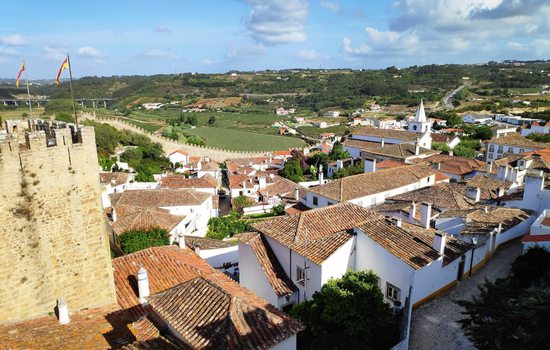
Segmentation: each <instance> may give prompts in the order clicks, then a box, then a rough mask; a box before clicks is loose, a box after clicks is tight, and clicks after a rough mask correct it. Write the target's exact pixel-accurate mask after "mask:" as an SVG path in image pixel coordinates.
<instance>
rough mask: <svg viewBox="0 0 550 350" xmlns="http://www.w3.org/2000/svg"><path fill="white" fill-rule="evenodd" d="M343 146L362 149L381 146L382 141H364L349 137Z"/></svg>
mask: <svg viewBox="0 0 550 350" xmlns="http://www.w3.org/2000/svg"><path fill="white" fill-rule="evenodd" d="M342 146H348V147H355V148H359V149H361V150H367V149H371V148H376V147H380V142H372V141H363V140H355V139H350V138H347V139H345V140H344V142H342Z"/></svg>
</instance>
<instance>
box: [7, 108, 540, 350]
mask: <svg viewBox="0 0 550 350" xmlns="http://www.w3.org/2000/svg"><path fill="white" fill-rule="evenodd" d="M144 108H146V109H156V108H160V105H156V104H149V105H147V106H144ZM197 108H198V107H197ZM379 109H380V106H378V105H376V104H373V105H372V106H371V107H370V112H369V113H365V111H361V110H358V111H356V112H355V113H353V114H351V115H350V116H349V117H348V123H349V124H350V125H353V126H356V127H357V128H354V129H353V131H352V132H351V133H350V134H349V135H345V136H343V137H340V136H337V135H335V134H334V133H321V137H320V139H316V140H315V142H314V144H312V145H310V146H308V147H305V148H303V149H288V150H279V151H273V152H269V153H266V154H265V155H263V156H256V157H248V156H247V157H243V158H235V159H212V158H211V157H209V156H206V155H202V156H196V155H191V154H190V152H189V151H187V150H186V149H184V148H181V149H176V150H173V151H171V152H166V154H165V156H166V157H167V158H168V160H169V161H170V163H171V165H172V170H171V171H169V172H163V173H158V174H154V181H150V182H138V181H136V179H135V175H136V172H135V170H134V169H132V167H131V166H130V165H129V164H128V163H126V162H123V161H121V160H120V159H118V160H117V162H116V163H115V164H113V167H112V168H111V170H112V171H105V170H102V169H101V168H99V167H97V166H95V164H93V166H90V167H89V168H86V170H85V171H84V170H81V168H79V166H78V165H79V164H80V163H79V162H84V160H83V159H86V162H89V163H92V162H95V163H97V156H96V155H95V146H94V144H93V139H92V138H91V136H90V135H93V132H94V131H93V128H91V127H88V126H76V125H74V124H67V123H63V122H52V121H41V120H32V121H31V120H29V121H12V120H7V121H5V125H4V129H3V130H2V132H1V133H0V147H1V151H0V163H1V164H2V166H3V168H2V169H3V170H4V171H5V173H4V174H3V175H4V177H7V176H9V174H10V172H21V173H25V172H27V173H26V174H29V175H28V176H27V177H24V179H25V180H24V181H25V183H27V182H29V183H33V182H36V181H40V184H37V185H36V186H46V183H48V184H49V183H53V182H55V180H54V179H55V177H52V176H56V174H58V173H61V172H63V174H65V173H67V172H68V173H69V174H68V175H63V176H59V181H58V182H57V183H56V184H55V185H51V190H52V191H53V188H54V187H55V191H56V193H71V194H70V195H67V198H70V199H67V201H66V202H65V201H64V200H62V199H61V198H62V197H59V198H58V197H56V196H52V197H50V198H49V199H48V198H45V199H44V201H45V202H46V204H44V205H45V206H46V207H48V206H51V208H59V210H62V209H63V208H64V206H71V208H73V207H74V208H76V209H74V211H73V212H71V214H70V215H73V216H74V217H73V218H72V220H74V221H78V222H82V221H83V222H86V221H87V220H92V219H91V218H92V215H94V216H93V217H94V218H95V219H94V220H96V221H98V220H99V221H101V222H102V223H103V222H104V224H105V225H100V227H101V228H100V229H99V228H97V227H96V228H94V229H90V228H89V226H87V225H86V224H85V223H84V224H82V226H79V227H82V229H81V234H82V235H81V236H79V237H80V239H79V240H78V242H76V241H73V240H72V238H66V237H65V238H63V239H62V240H61V239H60V240H57V239H56V238H55V236H56V235H58V233H57V231H56V227H57V226H56V225H58V224H57V223H58V221H60V220H61V218H60V217H58V216H56V215H52V216H51V217H49V218H47V221H46V223H44V224H40V223H41V222H42V221H36V222H35V221H32V219H29V220H28V222H27V223H26V224H23V223H22V224H19V221H17V225H18V226H17V227H18V228H21V232H27V233H30V232H36V234H43V236H41V238H40V239H41V240H42V241H40V243H37V248H36V249H39V252H40V253H39V254H40V260H36V261H35V260H31V261H30V262H29V263H28V264H29V266H31V267H32V266H36V269H37V270H36V271H35V272H33V273H34V275H29V276H34V277H30V278H35V279H39V277H38V276H40V274H43V273H47V272H44V271H42V272H40V271H41V270H40V269H42V268H43V269H51V270H52V271H54V272H55V273H58V274H56V276H58V277H56V279H55V280H54V281H52V283H51V285H50V286H43V285H39V284H36V285H34V284H33V286H35V287H33V288H34V289H36V290H38V291H42V290H44V292H41V294H43V297H44V298H46V299H45V300H44V301H43V304H40V305H42V306H41V307H40V308H36V309H32V310H26V308H23V307H20V308H11V309H9V310H10V311H9V313H7V314H6V313H2V312H0V314H1V315H2V316H1V317H0V348H2V349H12V348H40V347H41V346H44V347H48V348H57V347H59V348H73V349H77V348H78V349H88V348H89V349H92V348H93V349H96V348H121V349H128V350H130V349H177V348H194V349H210V348H216V349H296V348H297V337H298V334H299V333H300V332H302V331H303V330H304V328H305V326H304V324H303V323H302V322H300V321H298V320H296V319H294V318H292V317H291V316H289V315H288V311H289V310H290V309H291V308H292V307H293V306H294V305H296V304H300V303H303V302H304V301H308V300H311V299H312V298H313V296H314V294H315V293H316V292H319V291H320V290H321V288H322V287H323V286H324V285H325V284H326V283H327V282H328V281H329V280H330V279H337V278H340V277H342V276H343V275H344V274H345V273H346V272H347V271H367V270H372V271H373V272H374V273H376V275H377V276H378V287H379V288H380V290H381V291H382V293H383V295H384V299H385V301H386V302H387V303H388V304H389V305H390V306H391V307H392V308H393V309H394V312H395V313H396V314H398V315H399V316H400V317H399V320H400V322H399V339H398V342H397V343H396V344H395V346H394V347H393V349H407V348H408V345H409V339H410V328H411V322H412V321H411V320H412V318H413V314H414V313H415V310H416V309H417V308H418V307H419V306H420V305H423V304H425V303H426V302H428V301H430V300H432V299H434V298H437V297H439V296H440V295H442V294H444V293H446V292H448V291H449V290H451V289H452V288H455V287H456V285H457V284H460V283H461V282H462V281H463V280H466V279H468V278H471V276H472V275H475V274H476V272H477V271H478V270H479V269H480V268H481V267H482V266H484V265H485V264H487V263H488V262H489V261H490V260H491V258H492V256H493V254H494V253H495V251H496V250H497V249H498V248H499V247H500V246H502V245H503V244H506V243H508V242H510V241H513V240H517V239H520V240H521V243H522V245H523V249H524V251H526V250H527V249H528V248H530V247H534V246H539V247H544V248H546V249H550V211H549V209H547V208H550V189H549V187H548V186H549V184H550V183H549V181H548V177H549V176H550V147H548V144H547V143H542V142H536V141H532V140H530V139H528V138H526V136H528V135H529V134H531V133H539V134H548V133H550V125H549V124H548V123H546V122H544V121H542V120H537V119H529V118H521V117H515V116H510V115H479V114H467V115H464V116H462V117H461V118H462V122H463V123H468V124H478V125H487V126H489V127H490V128H491V130H492V133H493V137H492V138H491V139H490V140H488V141H486V142H484V144H483V147H482V149H481V150H480V151H479V154H477V155H476V157H474V158H465V157H458V156H455V155H454V154H453V149H454V148H455V147H456V146H457V145H458V144H459V142H460V139H461V136H462V134H463V130H461V129H458V128H450V127H447V125H446V120H444V119H434V118H428V117H427V114H426V111H425V107H424V104H423V102H422V101H419V104H418V107H417V108H416V112H415V114H414V115H411V116H408V117H405V118H404V119H402V120H399V121H398V120H394V119H389V118H386V119H381V118H374V117H372V112H378V111H379ZM193 111H195V112H196V111H199V110H193ZM295 112H296V111H295V110H294V109H285V108H282V107H281V108H278V109H276V110H275V111H274V113H276V114H277V115H281V116H287V115H290V116H292V115H294V114H295ZM338 117H340V112H339V111H337V110H333V111H328V112H326V113H325V114H324V115H323V118H306V117H301V116H296V117H295V118H294V122H295V124H298V125H304V124H309V125H313V126H317V127H319V128H326V127H330V126H331V125H332V124H331V123H330V118H338ZM335 124H339V122H337V123H335ZM434 125H438V126H439V127H438V128H437V130H436V129H434ZM273 127H276V128H279V132H280V133H281V134H286V133H291V134H294V133H297V131H296V129H295V126H293V125H288V124H287V123H284V122H280V123H279V122H278V123H274V125H273ZM434 142H437V143H442V144H445V145H446V146H447V147H448V149H449V151H439V150H435V149H432V144H433V143H434ZM87 143H90V144H88V145H87ZM127 147H131V146H127ZM127 147H126V148H127ZM124 150H125V148H124V147H120V149H118V150H117V154H118V155H120V154H121V153H122V152H123V151H124ZM336 150H338V151H339V152H338V153H337V152H336ZM54 151H55V152H58V153H55V157H54V156H52V155H53V154H54V153H53V152H54ZM340 151H341V152H340ZM340 153H341V154H345V157H342V158H338V157H336V156H335V155H337V154H340ZM33 154H34V155H36V157H35V158H33V157H34V156H31V155H33ZM67 154H68V155H67ZM320 154H324V155H326V156H330V157H332V158H330V159H329V161H328V162H327V163H326V164H325V166H323V165H320V166H315V165H312V167H313V168H312V170H311V171H312V174H314V176H311V177H309V178H307V179H305V180H306V181H297V182H296V181H293V180H292V179H291V178H289V177H290V176H285V175H286V172H285V168H286V166H287V163H289V162H296V161H298V162H300V161H302V160H304V161H305V160H307V159H312V158H313V157H316V155H320ZM318 157H321V156H318ZM60 158H63V163H61V160H60ZM37 159H38V160H39V159H46V160H48V159H51V160H50V161H48V162H46V163H44V164H43V165H42V163H41V164H38V163H37V162H38V160H37ZM54 159H55V160H54ZM78 159H82V160H78ZM308 164H309V163H308ZM348 167H355V168H359V171H358V172H356V173H355V174H353V175H349V176H335V174H337V173H342V171H343V169H346V168H348ZM67 169H69V170H67ZM113 169H114V170H116V171H113ZM72 171H75V173H72ZM30 174H35V176H34V177H33V176H32V175H30ZM82 179H84V180H82ZM90 179H91V180H90ZM22 183H23V180H20V181H19V182H17V183H16V182H14V183H13V184H12V186H20V187H21V190H20V192H21V193H23V194H22V195H21V197H18V198H19V199H21V200H22V201H23V202H24V201H25V198H27V197H26V196H28V197H29V198H31V197H32V196H35V195H33V194H28V195H27V194H25V193H27V192H25V191H27V190H26V188H27V186H29V185H24V186H23V185H21V184H22ZM6 186H8V185H6ZM48 186H50V185H48ZM2 190H3V191H6V192H7V191H8V187H4V188H3V189H2ZM49 190H50V189H45V191H49ZM37 192H39V191H38V190H37ZM52 193H53V192H52ZM86 193H87V194H90V193H92V196H91V197H84V195H85V194H86ZM94 196H95V197H94ZM14 198H15V197H14ZM94 198H95V199H94ZM14 200H15V199H14ZM28 200H29V201H30V203H34V202H33V201H35V200H36V198H35V197H32V198H31V199H28ZM36 203H38V204H36V206H37V207H36V209H33V210H36V211H38V210H39V209H38V206H39V205H42V204H40V203H41V202H40V203H39V202H36ZM33 205H35V204H33ZM33 208H34V207H33ZM21 210H23V209H21ZM52 210H53V209H52ZM56 210H57V209H56ZM67 210H69V209H67ZM71 210H72V209H71ZM53 212H56V213H61V212H62V211H53ZM67 213H68V212H67ZM67 215H68V214H67ZM224 218H226V220H227V221H224V222H223V225H229V224H232V225H233V224H235V223H237V222H238V223H243V225H244V224H246V225H245V229H244V230H242V229H239V230H238V231H239V232H231V234H229V235H227V236H225V237H214V235H212V234H211V233H216V232H214V231H215V229H213V223H214V222H216V220H221V219H224ZM27 219H28V218H27ZM27 219H26V218H25V217H24V215H23V216H22V217H21V218H19V217H18V219H17V220H21V222H24V220H27ZM69 219H71V218H69ZM44 220H46V219H44ZM64 220H67V218H65V219H64ZM25 222H26V221H25ZM6 225H7V226H9V225H10V224H9V222H6ZM14 225H15V224H14ZM41 225H44V226H43V227H44V233H41V231H42V230H41ZM79 225H81V224H79ZM220 225H222V224H220ZM235 227H236V226H235ZM14 230H15V228H14ZM33 230H34V231H33ZM151 230H164V231H166V233H167V242H166V244H164V245H157V246H151V247H145V248H144V249H140V250H137V251H135V252H131V253H127V252H125V250H124V249H126V248H125V247H124V243H123V242H124V240H126V239H127V238H128V237H127V236H128V235H127V233H128V232H138V231H139V232H149V231H151ZM50 236H51V237H54V238H51V242H49V241H48V239H50V238H47V237H50ZM103 236H104V237H103ZM103 240H104V241H103ZM107 242H108V244H107ZM32 244H33V243H32V242H31V243H28V244H26V245H25V246H27V245H32ZM73 244H75V246H74V248H68V246H67V245H73ZM13 246H14V248H13V249H12V248H9V249H8V248H6V254H5V256H6V257H8V256H9V257H12V258H13V259H15V256H16V255H17V254H29V253H25V252H27V250H24V249H23V250H22V248H20V247H19V246H18V245H17V244H15V243H14V244H13ZM108 246H109V247H110V249H109V248H108ZM63 247H64V249H63V251H61V250H60V249H61V248H63ZM25 249H27V248H25ZM109 250H111V251H112V254H113V256H114V257H113V258H112V259H111V258H109V256H108V254H109ZM31 252H32V250H31ZM31 254H32V253H31ZM36 255H37V256H38V253H36ZM5 259H6V258H4V259H0V265H7V264H9V262H7V261H6V260H5ZM36 259H38V258H36ZM56 259H57V260H58V261H62V262H64V263H68V262H71V261H72V262H74V264H75V265H74V266H75V267H74V271H73V269H71V272H70V273H71V274H73V275H72V276H70V277H68V276H66V275H64V274H63V272H62V271H63V269H64V268H63V265H62V264H57V263H56ZM85 259H90V261H95V263H94V265H93V266H89V265H81V264H84V262H83V260H85ZM14 264H19V263H14ZM80 266H84V267H82V268H80ZM94 266H95V267H94ZM98 266H100V267H101V270H98V271H100V272H101V276H99V275H100V273H99V272H98V273H97V275H98V276H99V277H97V278H98V279H101V281H103V282H102V283H103V284H100V283H98V285H102V286H106V287H101V288H102V290H105V291H107V292H108V293H107V292H106V294H108V295H106V296H101V298H100V297H99V296H96V295H89V296H88V297H86V298H83V300H78V297H75V296H76V295H79V294H87V293H86V290H85V289H81V288H80V287H79V284H80V282H79V281H80V279H79V278H80V277H78V276H85V277H86V278H94V277H93V276H94V275H95V274H96V271H93V269H94V268H96V267H98ZM31 267H29V268H28V269H30V268H31ZM18 268H19V267H18ZM33 268H34V267H33ZM20 269H21V271H27V267H25V266H20ZM4 271H6V270H5V269H3V268H0V272H4ZM67 273H68V272H67ZM75 274H76V275H75ZM2 277H3V279H6V280H8V279H13V277H10V276H6V275H2ZM19 279H20V277H19ZM31 282H32V281H31ZM31 282H26V280H25V281H18V282H17V283H15V282H14V283H12V282H9V283H8V284H6V286H9V287H10V288H9V289H10V290H11V291H10V292H7V291H6V292H4V291H2V292H0V296H1V297H2V298H3V299H8V301H5V302H3V303H2V304H0V305H4V303H8V302H10V301H9V297H10V296H11V295H13V294H12V293H19V294H20V295H22V296H21V297H20V298H21V299H17V301H18V302H21V303H25V302H26V303H33V302H34V297H33V295H34V294H33V293H31V292H30V291H28V290H27V289H26V288H27V287H26V285H28V284H29V283H31ZM32 283H34V282H32ZM69 290H70V291H71V292H69ZM18 291H20V292H18ZM25 298H26V299H25ZM84 299H85V300H84ZM41 300H42V299H41ZM49 309H51V315H50V316H46V313H47V312H46V310H49ZM54 309H55V311H54ZM27 332H28V333H27ZM73 332H79V333H81V334H80V336H79V337H78V339H77V338H75V337H71V334H72V333H73ZM84 333H85V334H84ZM27 334H28V336H27Z"/></svg>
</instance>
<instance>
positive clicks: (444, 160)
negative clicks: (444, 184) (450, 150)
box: [419, 154, 487, 175]
mask: <svg viewBox="0 0 550 350" xmlns="http://www.w3.org/2000/svg"><path fill="white" fill-rule="evenodd" d="M419 162H427V163H431V164H434V163H439V164H440V166H441V168H440V171H441V172H444V173H448V174H455V175H468V174H471V173H472V172H474V171H480V170H484V169H485V167H486V166H487V164H486V163H485V162H482V161H479V160H476V159H471V158H465V157H454V156H450V155H447V154H435V155H432V156H429V157H426V158H422V159H419Z"/></svg>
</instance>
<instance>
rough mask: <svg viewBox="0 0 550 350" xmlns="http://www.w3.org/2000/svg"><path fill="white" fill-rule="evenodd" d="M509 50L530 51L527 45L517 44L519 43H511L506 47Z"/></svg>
mask: <svg viewBox="0 0 550 350" xmlns="http://www.w3.org/2000/svg"><path fill="white" fill-rule="evenodd" d="M506 46H507V47H508V48H509V49H511V50H514V51H526V50H528V49H529V45H527V44H522V43H517V42H513V41H511V42H509V43H508V44H507V45H506Z"/></svg>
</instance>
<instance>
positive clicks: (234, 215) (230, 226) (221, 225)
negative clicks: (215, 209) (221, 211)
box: [206, 211, 251, 240]
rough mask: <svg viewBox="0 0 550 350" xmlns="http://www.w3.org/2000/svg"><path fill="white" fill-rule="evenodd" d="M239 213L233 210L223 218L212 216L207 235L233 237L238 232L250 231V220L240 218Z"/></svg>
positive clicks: (217, 237) (222, 237)
mask: <svg viewBox="0 0 550 350" xmlns="http://www.w3.org/2000/svg"><path fill="white" fill-rule="evenodd" d="M239 215H240V214H239V213H238V212H235V211H232V212H230V213H229V215H226V216H223V217H221V218H211V219H210V221H208V233H207V234H206V237H208V238H213V239H219V240H222V239H224V238H226V237H232V236H233V235H234V234H236V233H242V232H246V231H250V230H251V227H250V225H249V223H248V222H246V221H243V220H240V219H239Z"/></svg>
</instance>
